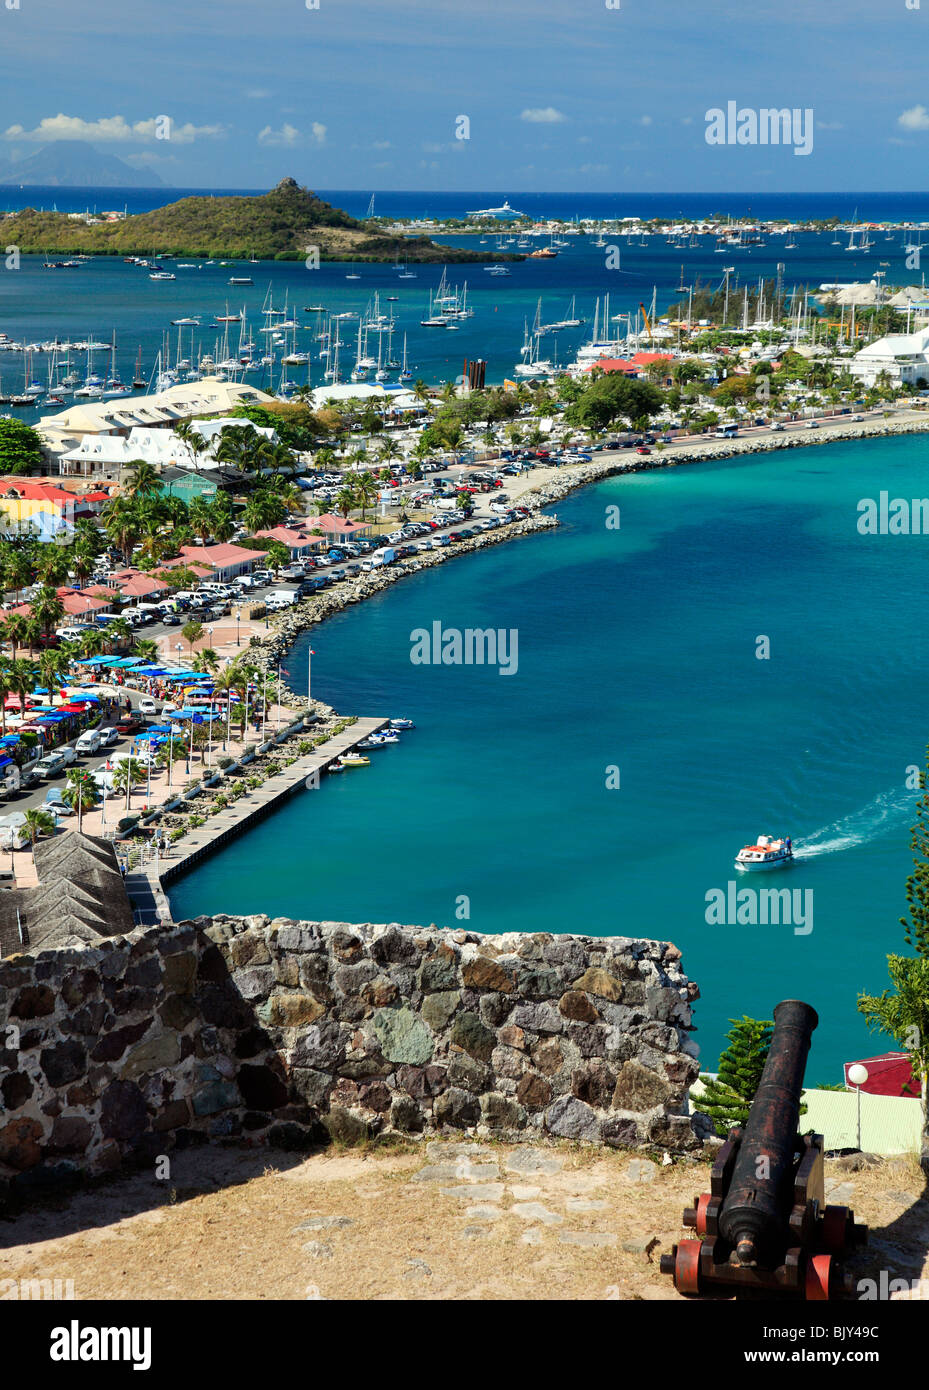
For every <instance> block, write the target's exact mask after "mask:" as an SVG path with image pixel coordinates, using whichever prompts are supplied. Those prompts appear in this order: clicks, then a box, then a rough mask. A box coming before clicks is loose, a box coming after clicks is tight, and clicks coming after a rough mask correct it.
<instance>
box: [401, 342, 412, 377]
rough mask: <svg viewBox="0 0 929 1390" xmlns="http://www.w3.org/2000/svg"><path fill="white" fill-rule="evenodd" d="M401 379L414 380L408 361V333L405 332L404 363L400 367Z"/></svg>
mask: <svg viewBox="0 0 929 1390" xmlns="http://www.w3.org/2000/svg"><path fill="white" fill-rule="evenodd" d="M400 380H401V381H412V380H413V373H412V372H411V371H410V369H409V367H408V366H407V362H406V334H405V333H404V335H403V363H402V365H401V367H400Z"/></svg>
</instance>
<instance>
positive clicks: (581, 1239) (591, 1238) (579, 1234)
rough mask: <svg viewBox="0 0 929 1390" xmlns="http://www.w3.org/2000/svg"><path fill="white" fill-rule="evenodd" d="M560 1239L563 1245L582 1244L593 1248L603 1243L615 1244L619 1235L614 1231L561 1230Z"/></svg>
mask: <svg viewBox="0 0 929 1390" xmlns="http://www.w3.org/2000/svg"><path fill="white" fill-rule="evenodd" d="M558 1240H559V1241H560V1243H561V1244H562V1245H580V1246H582V1247H584V1248H588V1249H589V1248H593V1247H595V1246H602V1245H615V1244H616V1240H617V1237H616V1236H615V1235H614V1234H613V1232H612V1231H559V1232H558Z"/></svg>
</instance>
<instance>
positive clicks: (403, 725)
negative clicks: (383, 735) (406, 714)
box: [388, 719, 416, 729]
mask: <svg viewBox="0 0 929 1390" xmlns="http://www.w3.org/2000/svg"><path fill="white" fill-rule="evenodd" d="M388 727H389V728H391V729H415V728H416V725H415V724H414V723H413V721H412V719H391V721H390V724H389V726H388Z"/></svg>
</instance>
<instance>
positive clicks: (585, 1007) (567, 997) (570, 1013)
mask: <svg viewBox="0 0 929 1390" xmlns="http://www.w3.org/2000/svg"><path fill="white" fill-rule="evenodd" d="M558 1009H559V1011H560V1012H561V1013H562V1014H564V1016H565V1018H569V1019H571V1021H572V1022H573V1023H595V1022H596V1020H597V1019H598V1018H599V1017H600V1015H599V1013H598V1012H597V1010H596V1009H595V1008H594V1006H593V1004H592V1003H591V1002H590V1000H589V999H588V998H587V995H586V994H582V993H580V991H579V990H575V989H569V990H568V991H567V993H565V994H563V995H562V996H561V998H560V999H559V1001H558Z"/></svg>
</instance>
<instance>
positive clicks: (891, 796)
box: [793, 789, 920, 859]
mask: <svg viewBox="0 0 929 1390" xmlns="http://www.w3.org/2000/svg"><path fill="white" fill-rule="evenodd" d="M919 795H920V793H919V792H918V791H899V790H897V789H894V790H891V791H886V792H878V794H877V796H876V797H874V799H873V800H872V801H869V802H868V804H867V806H862V808H861V809H860V810H859V811H852V812H851V813H850V814H849V815H847V816H843V817H842V818H841V819H840V820H837V821H833V823H832V824H831V825H824V826H822V827H821V828H820V829H819V830H815V831H814V832H813V834H812V835H807V836H804V837H803V838H802V839H800V840H795V841H794V845H793V851H794V858H795V859H815V858H817V857H818V856H819V855H821V854H839V853H841V852H842V851H843V850H847V849H857V848H858V847H859V846H860V845H866V844H869V843H870V842H871V841H872V840H878V839H880V838H881V837H882V836H883V835H889V834H890V833H891V831H893V830H898V829H900V827H902V826H904V825H907V824H908V823H909V821H910V820H911V819H912V816H913V807H914V806H915V804H916V801H917V798H918V797H919Z"/></svg>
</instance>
